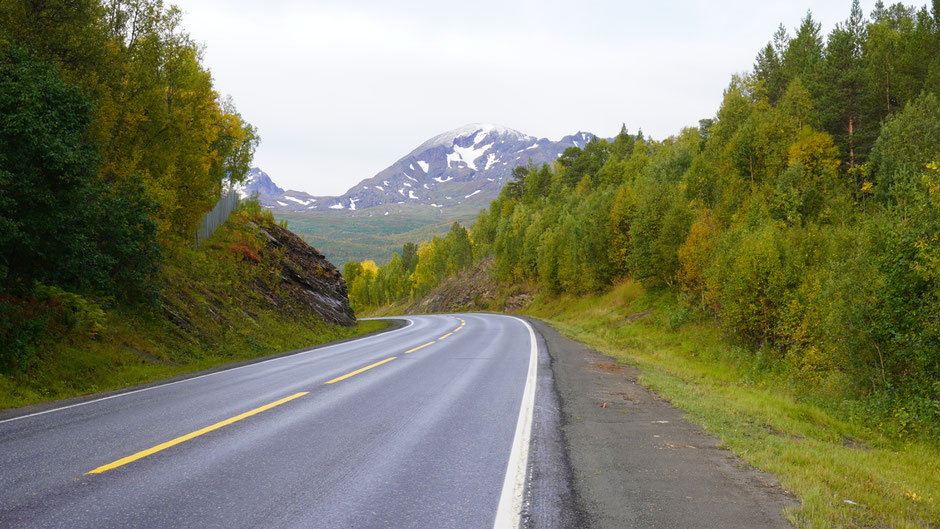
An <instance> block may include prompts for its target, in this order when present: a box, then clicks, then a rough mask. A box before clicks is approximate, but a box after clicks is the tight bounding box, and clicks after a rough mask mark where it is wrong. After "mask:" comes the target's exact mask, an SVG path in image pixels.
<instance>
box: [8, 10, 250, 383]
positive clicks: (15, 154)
mask: <svg viewBox="0 0 940 529" xmlns="http://www.w3.org/2000/svg"><path fill="white" fill-rule="evenodd" d="M180 18H181V15H180V11H179V10H178V9H177V8H175V7H171V6H167V5H164V4H163V2H162V1H161V0H108V1H107V2H105V1H103V0H77V1H72V0H68V1H66V0H38V1H37V0H0V368H3V367H4V365H9V359H10V358H12V357H13V356H16V355H17V354H21V353H22V352H23V351H24V350H26V349H28V347H27V344H28V343H30V342H31V340H33V339H34V338H36V337H37V336H40V335H42V333H43V329H44V328H45V326H46V323H48V321H49V319H50V318H51V317H53V316H50V314H52V313H55V312H56V306H57V305H61V303H62V299H63V295H57V296H53V297H55V298H56V299H55V300H50V299H49V294H48V293H49V292H59V293H62V292H67V293H70V294H72V295H73V296H72V297H71V298H68V296H66V298H68V299H78V298H75V296H93V297H94V298H96V299H103V300H108V299H111V300H117V302H122V301H134V300H141V299H152V298H153V297H154V295H155V293H156V291H157V289H158V284H157V283H158V280H157V278H158V276H159V270H160V263H161V260H162V259H164V258H165V257H167V256H168V255H171V254H172V253H173V252H174V248H179V247H181V246H184V245H188V244H191V243H192V242H191V241H192V234H193V233H194V230H195V227H196V224H197V222H198V220H199V219H200V217H201V216H202V215H203V214H204V213H205V211H207V210H208V209H210V208H211V207H212V205H213V204H214V203H215V202H216V201H217V200H218V198H219V196H220V192H221V190H222V189H223V187H224V186H225V185H227V183H228V182H237V181H240V180H241V179H242V178H243V177H244V175H245V173H246V172H247V170H248V168H249V165H250V163H251V157H252V155H253V152H254V149H255V147H256V145H257V143H258V138H257V135H256V133H255V130H254V128H253V127H252V126H251V125H249V124H248V123H246V122H245V121H244V120H243V119H242V118H241V116H240V115H239V114H238V112H237V111H236V110H235V108H234V106H233V104H232V102H231V101H230V100H229V99H227V98H223V97H220V95H219V94H218V93H217V92H216V91H215V89H214V87H213V84H212V77H211V75H210V73H209V71H208V70H207V69H206V68H205V67H204V66H203V65H202V50H201V49H200V46H199V45H197V44H196V42H195V41H193V40H192V39H191V38H190V37H189V35H188V34H187V33H186V32H185V31H184V30H183V28H182V27H181V26H180ZM46 287H54V288H53V289H52V290H50V289H49V288H46ZM30 329H32V330H30ZM16 351H19V353H16Z"/></svg>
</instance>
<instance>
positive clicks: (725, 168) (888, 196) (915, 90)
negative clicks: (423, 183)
mask: <svg viewBox="0 0 940 529" xmlns="http://www.w3.org/2000/svg"><path fill="white" fill-rule="evenodd" d="M938 23H940V12H938V11H937V9H936V4H935V9H934V11H933V12H932V13H931V12H930V11H928V10H927V9H926V8H922V9H919V10H918V9H914V8H910V7H905V6H903V5H900V4H897V5H894V6H891V7H890V8H885V7H884V6H883V5H882V4H881V3H880V2H879V3H878V4H877V5H876V8H875V10H874V12H873V13H872V16H871V19H870V20H866V19H865V18H864V17H863V15H862V12H861V10H860V9H859V6H858V2H857V1H856V2H855V3H854V4H853V6H852V10H851V14H850V17H849V18H848V20H846V21H845V22H843V23H841V24H839V25H837V26H836V28H835V29H834V30H833V31H832V33H831V34H830V35H829V36H828V38H827V39H826V40H825V42H824V41H823V38H822V36H821V35H820V26H819V24H818V23H817V22H816V21H814V20H813V18H812V15H810V14H808V15H807V16H806V18H805V19H804V20H803V21H802V24H801V25H800V27H799V28H798V30H797V32H796V35H795V36H792V37H791V36H789V35H788V34H787V32H786V30H784V29H783V28H782V27H781V29H780V30H779V31H778V32H777V33H776V34H775V35H774V38H773V41H772V42H771V43H770V44H768V45H767V47H766V48H764V49H763V50H761V52H760V54H759V55H758V57H757V61H756V64H755V66H754V71H753V72H752V73H751V74H749V75H746V76H741V77H735V78H734V79H733V80H732V83H731V85H730V86H729V87H728V89H727V90H726V91H725V94H724V100H723V101H722V104H721V108H720V109H719V111H718V113H717V116H716V118H715V119H709V120H703V121H702V122H701V123H700V126H699V127H698V128H690V129H686V130H683V131H682V133H681V134H679V135H678V136H675V137H670V138H668V139H665V140H663V141H652V140H650V139H647V138H644V137H643V136H642V134H637V135H636V136H633V135H630V134H628V133H627V132H626V130H624V131H622V132H621V134H620V135H619V136H618V137H617V138H616V139H615V140H614V141H613V142H607V141H604V140H599V141H594V142H591V143H590V144H588V145H587V146H585V148H584V149H583V150H580V149H575V148H572V149H569V150H568V151H566V152H565V153H564V155H563V156H562V157H561V158H560V159H559V160H558V162H557V163H556V164H555V165H554V166H552V167H548V166H543V167H529V168H528V169H527V170H526V171H524V173H523V172H520V174H518V178H516V179H515V181H513V182H512V183H510V184H509V185H507V186H506V187H505V188H504V190H503V192H502V194H501V196H500V197H499V198H498V199H497V200H495V201H494V202H493V203H492V205H491V207H490V208H489V211H485V212H483V213H482V214H481V215H480V217H479V219H478V221H477V223H476V225H475V226H474V228H473V235H474V240H475V241H476V242H477V243H478V244H480V245H481V246H485V247H486V248H487V250H488V251H491V252H493V254H494V255H495V257H496V272H497V274H498V277H499V279H501V280H503V281H535V282H538V284H540V285H541V286H542V287H543V288H544V289H545V290H548V291H550V292H569V293H582V292H589V291H596V290H600V289H603V288H605V287H606V286H608V285H610V284H611V283H612V282H613V281H616V280H618V279H620V278H625V277H633V278H635V279H638V280H640V281H641V282H643V283H644V284H645V285H648V286H656V285H662V286H666V287H669V288H672V289H674V290H675V291H677V292H679V293H681V295H682V296H683V297H684V299H685V300H686V302H687V303H688V304H689V305H690V306H692V307H695V308H697V309H700V310H701V311H704V312H706V313H709V314H712V315H714V316H715V317H716V318H717V320H718V321H719V322H720V324H721V325H722V326H723V328H725V329H726V330H727V331H728V333H729V334H731V335H732V336H734V337H735V338H736V339H737V340H738V341H740V342H742V343H744V344H746V345H748V346H749V347H751V348H752V349H753V350H755V351H763V352H764V353H766V354H768V355H769V356H770V357H771V358H775V359H777V360H778V361H780V362H784V363H786V364H787V365H789V366H791V367H792V368H793V372H794V374H795V376H796V377H797V378H798V379H800V380H801V381H803V382H805V383H810V384H822V383H826V384H832V385H833V387H846V386H848V387H850V388H851V389H853V390H854V393H855V394H856V395H865V394H868V395H880V396H882V397H883V396H888V397H889V399H888V400H887V401H886V400H885V399H880V400H879V402H888V401H890V402H891V403H890V404H886V406H888V408H886V409H885V410H883V411H884V412H885V413H890V414H893V415H895V418H897V417H902V422H903V416H904V415H905V414H908V415H910V416H917V417H920V418H927V417H931V418H932V421H933V422H934V424H937V421H940V404H938V403H940V383H938V381H940V169H938V165H940V101H938V99H937V95H936V94H937V93H938V89H940V31H938Z"/></svg>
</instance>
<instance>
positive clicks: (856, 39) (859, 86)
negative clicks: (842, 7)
mask: <svg viewBox="0 0 940 529" xmlns="http://www.w3.org/2000/svg"><path fill="white" fill-rule="evenodd" d="M865 35H866V25H865V21H864V19H863V14H862V10H861V8H860V7H859V4H858V0H853V2H852V12H851V14H850V15H849V18H848V20H846V21H845V22H843V23H841V24H837V25H836V27H835V29H833V30H832V33H830V34H829V40H828V44H827V46H826V52H825V61H824V64H823V67H822V71H821V75H820V84H821V87H820V93H819V101H820V104H819V110H820V114H821V119H820V121H821V124H822V127H823V129H824V130H825V131H826V132H828V133H829V134H830V135H831V136H832V137H833V139H834V140H835V142H836V145H837V146H838V147H839V151H840V152H841V153H842V154H843V161H844V162H845V164H846V166H847V167H848V169H849V170H850V171H852V170H854V169H855V167H856V165H857V164H860V163H862V162H863V161H864V155H865V153H867V151H868V149H869V148H870V146H871V140H872V138H870V136H871V134H870V133H869V132H868V131H869V130H873V129H874V126H873V125H874V124H875V123H874V122H872V123H869V120H867V119H865V117H864V116H863V110H864V96H865V92H864V90H865V83H864V68H863V62H862V59H863V57H862V44H863V43H864V41H865ZM859 184H860V182H859Z"/></svg>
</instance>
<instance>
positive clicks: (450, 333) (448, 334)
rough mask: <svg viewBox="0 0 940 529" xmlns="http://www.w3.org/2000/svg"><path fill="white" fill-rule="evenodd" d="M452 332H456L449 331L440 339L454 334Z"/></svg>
mask: <svg viewBox="0 0 940 529" xmlns="http://www.w3.org/2000/svg"><path fill="white" fill-rule="evenodd" d="M452 334H454V333H452V332H449V333H447V334H445V335H444V336H441V337H440V338H438V340H443V339H444V338H447V337H448V336H450V335H452Z"/></svg>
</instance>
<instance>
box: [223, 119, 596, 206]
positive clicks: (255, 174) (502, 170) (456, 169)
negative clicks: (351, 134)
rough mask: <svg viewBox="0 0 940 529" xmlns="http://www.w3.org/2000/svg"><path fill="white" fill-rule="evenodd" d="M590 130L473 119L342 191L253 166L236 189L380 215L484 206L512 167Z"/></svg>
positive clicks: (542, 157)
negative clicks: (545, 132) (284, 183)
mask: <svg viewBox="0 0 940 529" xmlns="http://www.w3.org/2000/svg"><path fill="white" fill-rule="evenodd" d="M592 138H594V134H591V133H589V132H577V133H575V134H572V135H569V136H565V137H564V138H562V139H561V140H559V141H552V140H549V139H547V138H536V137H534V136H529V135H527V134H524V133H522V132H519V131H517V130H514V129H510V128H507V127H501V126H498V125H491V124H482V123H474V124H469V125H465V126H463V127H460V128H457V129H454V130H450V131H447V132H445V133H442V134H439V135H437V136H434V137H433V138H430V139H429V140H427V141H425V142H424V143H422V144H421V145H419V146H418V147H416V148H415V149H414V150H412V151H411V152H410V153H408V154H407V155H405V156H404V157H402V158H400V159H399V160H397V161H396V162H395V163H393V164H392V165H390V166H389V167H387V168H386V169H384V170H382V171H380V172H379V173H378V174H376V175H375V176H373V177H372V178H367V179H365V180H363V181H361V182H359V183H358V184H356V185H355V186H353V187H352V188H350V189H349V190H348V191H347V192H346V193H345V194H343V195H341V196H338V197H333V196H315V195H311V194H310V193H306V192H303V191H296V190H287V191H284V190H283V189H281V188H280V187H278V186H277V185H276V184H274V182H273V181H272V180H271V178H270V176H269V175H267V173H265V172H264V171H262V170H261V169H260V168H253V169H252V170H251V171H250V172H249V174H248V179H247V183H246V184H245V185H244V186H242V187H241V188H240V189H239V191H240V193H241V194H242V195H243V196H245V195H248V194H252V193H255V192H257V193H258V198H259V200H260V202H261V204H262V205H263V206H265V207H267V208H270V209H274V210H278V211H283V212H295V213H300V212H313V211H327V212H328V211H336V212H340V211H345V212H356V211H359V212H361V211H362V210H369V211H370V214H372V215H374V214H379V215H388V214H389V213H390V212H392V213H394V212H395V211H396V210H397V209H399V208H396V207H395V206H403V205H408V206H424V207H430V208H436V209H439V210H444V209H446V208H452V207H455V206H459V205H463V206H467V205H470V206H473V207H477V208H479V207H485V206H486V205H488V204H489V203H490V201H492V200H493V199H494V198H496V197H497V196H498V195H499V192H500V191H501V190H502V188H503V186H504V185H505V184H506V182H508V181H509V179H510V178H511V176H512V170H513V168H515V167H516V166H519V165H525V164H528V163H533V164H536V165H541V164H542V163H546V162H548V163H550V162H552V161H554V160H556V159H557V158H558V157H559V156H561V154H562V153H563V152H564V150H565V149H567V148H569V147H578V148H581V147H584V145H586V144H587V142H589V141H590V140H591V139H592Z"/></svg>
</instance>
